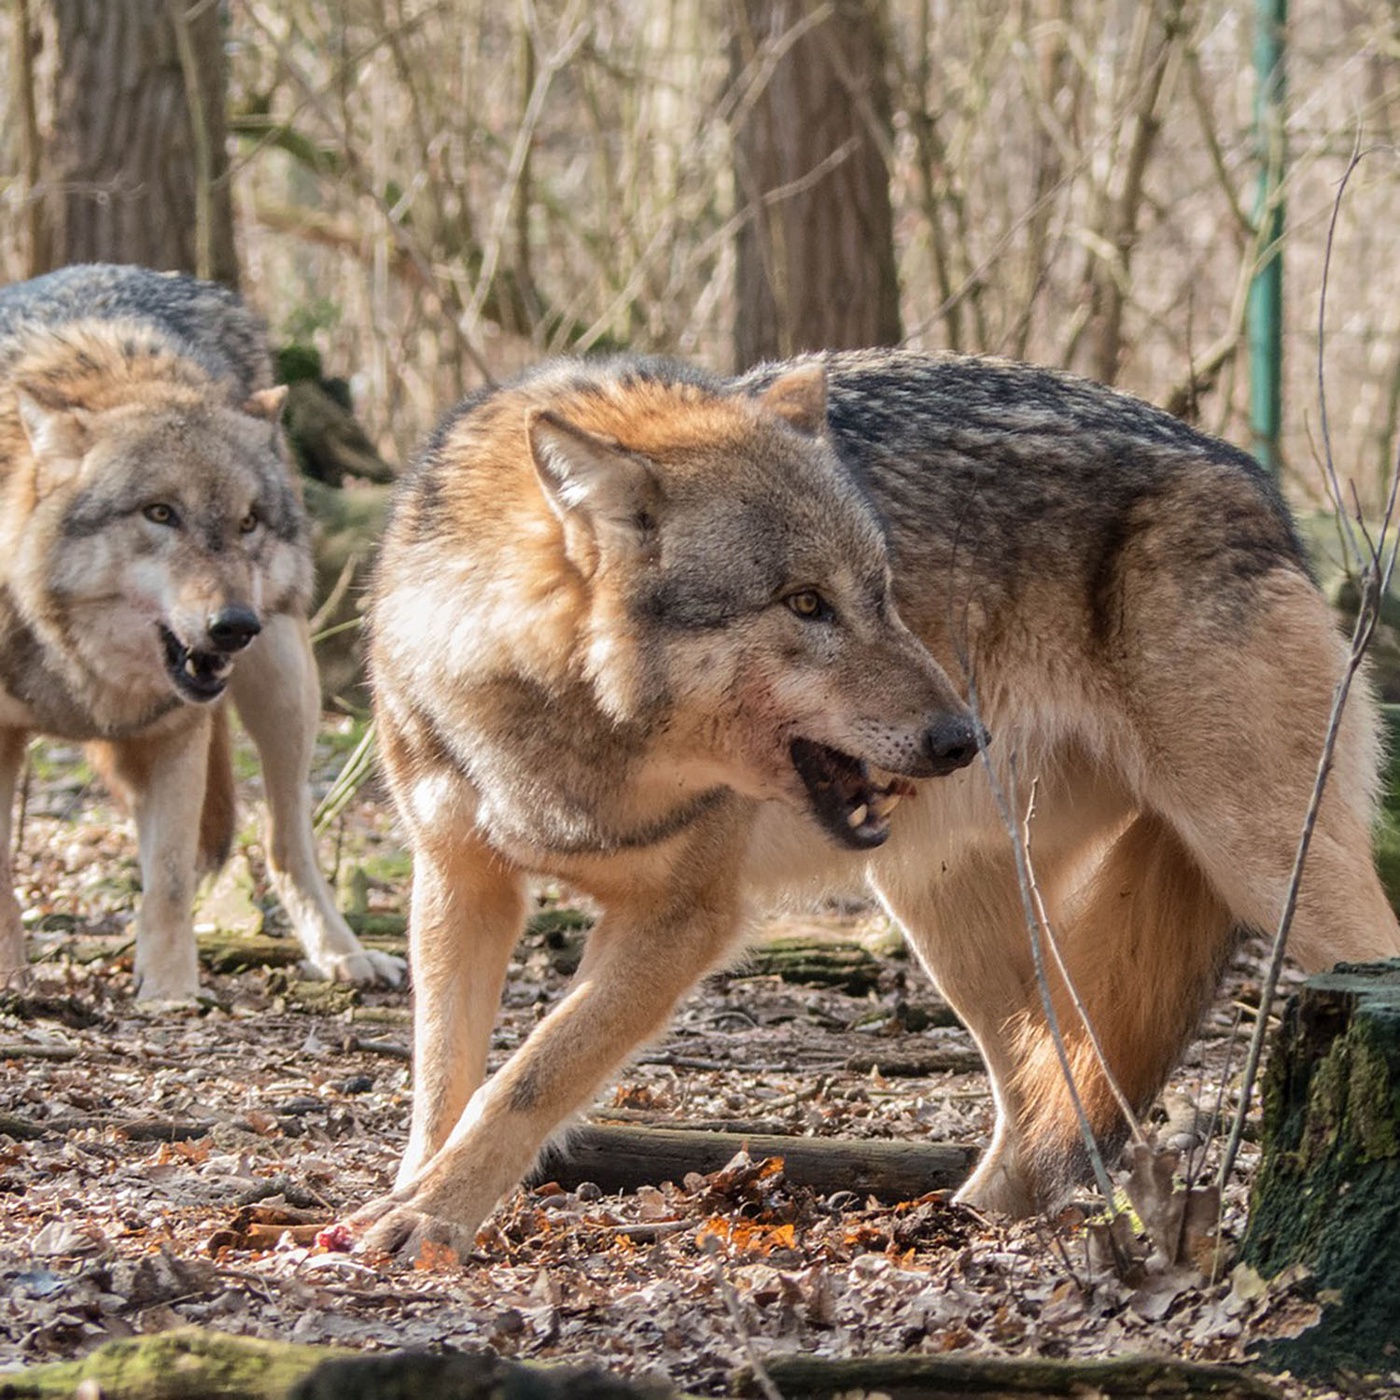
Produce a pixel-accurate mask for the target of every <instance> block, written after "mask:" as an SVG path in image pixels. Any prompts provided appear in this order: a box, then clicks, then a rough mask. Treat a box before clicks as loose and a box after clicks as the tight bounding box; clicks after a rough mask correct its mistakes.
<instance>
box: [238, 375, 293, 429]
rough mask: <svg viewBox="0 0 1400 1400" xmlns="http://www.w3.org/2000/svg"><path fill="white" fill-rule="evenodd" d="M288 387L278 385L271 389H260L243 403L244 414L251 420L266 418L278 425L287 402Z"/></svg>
mask: <svg viewBox="0 0 1400 1400" xmlns="http://www.w3.org/2000/svg"><path fill="white" fill-rule="evenodd" d="M287 393H288V390H287V386H286V385H285V384H278V385H276V386H275V387H274V388H271V389H259V390H258V392H257V393H256V394H250V395H249V396H248V397H247V398H246V399H245V400H244V401H243V412H244V413H246V414H247V415H248V416H249V417H250V418H266V419H267V421H268V422H269V423H276V422H277V421H278V420H279V419H280V418H281V417H282V409H283V408H284V407H285V405H286V402H287Z"/></svg>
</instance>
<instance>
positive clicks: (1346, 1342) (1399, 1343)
mask: <svg viewBox="0 0 1400 1400" xmlns="http://www.w3.org/2000/svg"><path fill="white" fill-rule="evenodd" d="M1243 1255H1244V1259H1245V1261H1246V1262H1247V1263H1249V1264H1252V1265H1253V1266H1254V1267H1255V1268H1256V1269H1258V1270H1259V1272H1260V1273H1261V1274H1263V1275H1265V1276H1266V1277H1273V1276H1274V1275H1277V1274H1279V1273H1281V1272H1282V1271H1283V1270H1284V1269H1287V1268H1289V1267H1291V1266H1294V1265H1301V1266H1303V1267H1304V1268H1305V1269H1306V1270H1307V1271H1308V1272H1309V1273H1310V1274H1311V1278H1312V1286H1313V1287H1314V1288H1315V1289H1316V1291H1317V1295H1318V1301H1319V1302H1320V1303H1321V1304H1322V1307H1321V1314H1320V1319H1319V1321H1318V1322H1317V1323H1316V1324H1315V1325H1313V1326H1312V1327H1309V1328H1308V1329H1307V1330H1306V1331H1305V1332H1302V1333H1301V1334H1300V1335H1298V1336H1297V1337H1294V1338H1290V1339H1288V1340H1283V1341H1275V1342H1270V1343H1269V1344H1268V1345H1267V1347H1266V1349H1265V1355H1266V1358H1267V1360H1268V1361H1269V1363H1270V1364H1278V1365H1286V1366H1287V1367H1288V1368H1289V1369H1291V1370H1292V1371H1293V1372H1294V1373H1295V1374H1298V1375H1311V1376H1330V1375H1332V1374H1333V1373H1335V1372H1336V1371H1337V1370H1338V1369H1340V1368H1343V1367H1345V1368H1347V1369H1356V1370H1362V1371H1376V1370H1381V1371H1393V1370H1394V1369H1395V1368H1396V1366H1397V1364H1400V1350H1397V1347H1400V1322H1397V1317H1398V1316H1400V1314H1398V1313H1397V1296H1398V1295H1397V1292H1396V1279H1397V1278H1400V959H1392V960H1391V961H1390V962H1388V963H1378V964H1375V965H1373V966H1369V967H1349V966H1347V965H1345V964H1343V966H1341V967H1340V968H1338V969H1337V970H1336V971H1335V972H1332V973H1326V974H1324V975H1322V976H1319V977H1313V978H1310V979H1309V981H1308V982H1307V984H1306V985H1305V986H1304V988H1303V990H1302V992H1301V993H1300V994H1299V995H1298V996H1297V997H1295V998H1294V999H1293V1000H1292V1001H1290V1002H1289V1004H1288V1009H1287V1010H1286V1012H1285V1013H1284V1018H1283V1026H1282V1029H1281V1031H1280V1035H1279V1041H1278V1044H1277V1045H1276V1046H1275V1049H1274V1054H1273V1058H1272V1060H1271V1061H1270V1063H1269V1071H1268V1077H1267V1079H1266V1082H1265V1088H1264V1160H1263V1165H1262V1168H1261V1170H1260V1172H1259V1177H1258V1180H1257V1181H1256V1182H1255V1185H1254V1193H1253V1198H1252V1200H1251V1203H1250V1213H1249V1231H1248V1234H1247V1235H1246V1236H1245V1241H1244V1248H1243Z"/></svg>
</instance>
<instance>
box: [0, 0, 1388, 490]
mask: <svg viewBox="0 0 1400 1400" xmlns="http://www.w3.org/2000/svg"><path fill="white" fill-rule="evenodd" d="M0 24H3V26H4V29H5V33H4V34H3V39H4V42H5V44H6V50H5V52H6V55H7V59H6V62H5V64H4V66H3V74H4V82H3V89H2V90H0V276H3V277H4V278H5V279H7V280H13V279H18V278H22V277H24V276H28V275H31V274H32V273H34V272H36V271H41V270H44V269H45V268H47V267H49V266H52V265H55V264H56V263H61V262H68V261H76V260H81V259H85V258H92V257H112V258H118V259H122V260H128V261H148V262H152V263H154V264H155V265H158V266H166V267H175V266H180V267H186V268H188V269H189V270H197V271H203V272H206V273H209V274H211V275H214V276H216V277H221V278H223V279H225V280H228V281H238V282H239V283H240V284H241V287H242V290H243V292H244V294H245V295H246V296H247V297H248V298H249V299H250V300H251V301H252V302H253V303H254V304H255V305H256V306H257V307H258V308H259V309H260V310H261V311H262V312H263V314H264V315H266V316H267V318H268V320H269V322H270V323H271V326H272V329H273V333H274V336H275V338H276V339H277V340H278V342H279V343H283V344H288V343H295V344H296V345H299V346H302V347H310V348H314V349H316V350H317V351H319V352H320V356H321V360H322V363H323V364H324V366H325V369H326V373H327V374H330V375H334V376H339V377H343V378H344V379H346V380H348V381H349V383H350V385H351V387H352V388H353V391H354V399H355V405H356V409H357V412H358V413H359V415H360V418H361V421H362V422H363V423H364V424H365V425H366V427H367V429H368V431H369V434H370V436H371V438H372V439H373V441H374V443H375V445H376V446H377V447H378V448H379V450H380V451H381V452H382V453H383V454H384V456H385V457H386V458H388V459H389V460H390V461H392V462H395V463H398V462H402V461H404V460H406V458H407V457H408V456H409V455H410V454H411V452H412V449H413V446H414V444H415V443H416V442H417V441H418V440H419V438H420V437H421V435H422V434H423V433H424V432H425V431H426V430H427V429H428V428H429V427H430V426H431V424H432V422H433V421H434V419H435V418H436V416H437V415H438V413H439V412H440V411H441V410H442V409H443V408H444V407H445V406H446V405H447V404H448V403H450V402H451V401H452V400H454V399H455V398H456V397H457V396H458V395H459V394H460V393H461V392H462V391H463V390H464V389H467V388H469V387H471V386H472V385H474V384H478V383H481V382H483V381H484V380H486V379H487V378H489V377H496V378H499V377H501V376H502V375H505V374H507V373H509V372H510V371H511V370H513V369H514V368H516V367H518V366H520V365H522V364H524V363H528V362H529V361H531V360H533V359H535V358H537V357H539V356H541V355H543V354H545V353H548V352H552V351H560V350H570V351H580V352H582V351H589V350H604V349H627V350H630V351H638V352H663V353H667V354H679V355H683V356H687V357H693V358H695V359H698V360H700V361H702V362H704V363H706V364H709V365H711V366H713V367H716V368H719V369H729V368H733V367H737V366H739V365H741V364H743V363H747V362H749V361H752V360H754V359H757V358H760V357H762V356H765V355H773V354H781V353H786V352H789V351H791V350H793V349H798V348H802V347H804V346H806V345H813V344H833V345H835V344H860V343H872V342H886V343H896V342H898V343H905V344H909V345H913V346H919V347H925V348H930V349H939V348H952V349H957V350H965V351H988V352H993V353H997V354H1004V355H1010V356H1015V357H1018V358H1026V359H1031V360H1035V361H1040V362H1043V363H1048V364H1052V365H1061V366H1065V367H1068V368H1071V369H1074V370H1076V371H1080V372H1083V373H1086V374H1089V375H1091V376H1093V377H1095V378H1098V379H1102V380H1107V381H1110V382H1115V383H1118V384H1121V385H1122V386H1124V387H1126V388H1128V389H1131V390H1133V391H1134V392H1136V393H1139V394H1141V395H1143V396H1144V397H1146V398H1148V399H1151V400H1153V401H1154V402H1157V403H1161V404H1166V405H1168V406H1169V407H1171V408H1172V409H1173V410H1174V411H1176V412H1179V413H1182V414H1184V415H1186V416H1189V417H1192V418H1194V419H1196V420H1198V421H1199V422H1201V423H1202V425H1203V426H1205V427H1206V428H1208V429H1211V430H1213V431H1217V432H1221V433H1223V434H1225V435H1226V436H1229V437H1231V438H1233V439H1235V440H1236V441H1240V442H1243V443H1246V444H1247V443H1248V440H1249V428H1248V417H1247V413H1248V397H1247V385H1246V378H1247V365H1246V363H1245V348H1244V325H1245V291H1246V288H1247V285H1248V283H1249V279H1250V277H1251V275H1252V273H1253V272H1254V270H1255V268H1256V266H1257V264H1258V261H1259V258H1260V255H1261V251H1262V249H1261V243H1262V242H1263V239H1262V236H1261V235H1260V234H1259V232H1258V227H1259V222H1260V221H1259V219H1258V216H1257V210H1256V196H1255V190H1256V184H1257V180H1258V176H1259V172H1260V168H1261V164H1263V163H1265V162H1267V161H1269V160H1270V159H1273V160H1274V161H1275V162H1276V163H1277V165H1278V168H1279V169H1280V170H1281V172H1282V184H1281V187H1280V188H1281V194H1282V198H1283V199H1284V200H1285V201H1286V205H1287V224H1286V232H1285V236H1284V258H1285V268H1286V273H1285V281H1284V286H1285V331H1284V344H1285V347H1286V352H1285V365H1284V373H1285V379H1284V409H1285V415H1284V430H1283V435H1282V441H1281V450H1282V457H1283V461H1284V464H1285V465H1284V470H1285V476H1286V481H1287V484H1288V487H1289V490H1290V494H1291V495H1292V496H1293V497H1294V499H1295V500H1296V501H1298V502H1299V503H1301V504H1306V503H1308V502H1310V501H1317V500H1320V497H1321V487H1320V477H1319V473H1318V465H1317V458H1318V450H1319V449H1318V445H1317V443H1318V436H1319V435H1318V419H1317V390H1316V352H1317V335H1318V296H1319V288H1320V281H1321V276H1322V269H1323V254H1324V246H1325V241H1326V234H1327V228H1328V222H1329V218H1330V216H1331V211H1332V202H1333V197H1334V194H1335V189H1336V185H1337V182H1338V180H1339V179H1340V177H1341V176H1342V174H1343V172H1344V171H1345V169H1346V167H1347V163H1348V160H1349V158H1350V157H1351V155H1352V153H1353V150H1354V149H1355V148H1357V147H1358V146H1361V147H1364V148H1373V147H1374V148H1376V149H1375V150H1374V153H1373V154H1371V155H1370V156H1368V158H1367V159H1366V160H1365V162H1364V163H1363V164H1362V165H1361V167H1360V168H1359V170H1358V171H1357V173H1356V176H1355V177H1354V179H1353V181H1352V183H1351V186H1350V188H1349V191H1348V194H1347V198H1346V201H1345V204H1344V206H1343V208H1342V211H1341V220H1340V224H1339V226H1338V231H1337V241H1336V253H1335V261H1334V266H1333V269H1332V279H1331V286H1330V291H1329V303H1328V315H1327V366H1328V388H1329V408H1330V416H1331V428H1332V437H1333V442H1334V445H1335V447H1336V450H1337V460H1338V467H1339V470H1340V472H1341V474H1342V475H1343V476H1344V477H1348V476H1349V477H1351V478H1352V479H1354V481H1355V482H1356V485H1357V489H1358V491H1359V492H1360V493H1361V495H1362V497H1363V499H1364V500H1365V501H1366V502H1367V503H1368V504H1374V503H1375V502H1376V501H1377V500H1378V499H1379V498H1380V493H1381V492H1382V490H1383V488H1384V486H1385V483H1386V482H1387V481H1388V479H1389V476H1390V473H1391V470H1392V462H1391V454H1392V446H1391V444H1392V441H1393V438H1394V435H1395V428H1396V419H1397V414H1398V413H1400V259H1398V258H1397V257H1396V256H1395V253H1396V247H1397V235H1396V228H1397V221H1400V182H1397V179H1396V173H1397V171H1396V155H1395V150H1394V142H1395V128H1396V124H1397V122H1400V8H1397V6H1396V4H1395V3H1394V0H1328V3H1313V4H1306V5H1304V4H1296V5H1295V7H1294V13H1293V14H1292V15H1291V16H1290V17H1289V20H1288V26H1287V39H1288V46H1287V60H1286V61H1287V94H1286V98H1285V109H1284V113H1285V114H1284V121H1283V129H1282V140H1281V143H1280V142H1278V141H1275V142H1272V143H1271V144H1272V146H1273V150H1272V152H1269V151H1261V149H1260V142H1259V140H1258V139H1257V137H1256V133H1255V129H1254V100H1255V95H1256V86H1257V84H1256V80H1255V76H1254V72H1253V69H1252V61H1251V52H1252V45H1253V43H1254V39H1255V31H1256V24H1257V18H1256V6H1255V4H1254V3H1252V0H1150V3H1139V0H1008V3H1003V4H989V5H974V4H969V3H962V2H961V0H645V3H643V0H587V3H585V0H275V2H274V0H223V3H217V0H105V3H96V0H8V3H7V4H6V5H5V6H4V8H3V11H2V12H0ZM1285 152H1286V156H1285V154H1284V153H1285Z"/></svg>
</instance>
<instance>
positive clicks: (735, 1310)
mask: <svg viewBox="0 0 1400 1400" xmlns="http://www.w3.org/2000/svg"><path fill="white" fill-rule="evenodd" d="M701 1247H702V1248H703V1249H704V1251H705V1253H706V1254H708V1255H709V1256H710V1265H711V1267H712V1268H713V1269H714V1273H715V1285H716V1286H717V1287H718V1289H719V1296H720V1297H721V1298H723V1299H724V1306H725V1309H726V1310H727V1311H728V1313H729V1320H730V1321H731V1322H732V1323H733V1324H734V1330H735V1331H736V1332H737V1333H738V1334H739V1340H740V1341H741V1342H742V1343H743V1346H744V1354H745V1355H746V1356H747V1357H748V1358H749V1365H750V1366H751V1367H753V1378H754V1380H755V1381H757V1383H758V1388H759V1389H760V1390H761V1391H762V1392H763V1394H764V1397H765V1400H783V1393H782V1391H781V1390H779V1389H778V1387H777V1386H776V1385H774V1383H773V1377H772V1376H770V1375H769V1374H768V1368H767V1367H766V1366H765V1365H764V1364H763V1359H762V1357H760V1356H759V1354H758V1348H757V1347H755V1346H754V1344H753V1334H752V1333H751V1332H750V1331H749V1328H748V1324H747V1323H746V1322H745V1321H744V1310H743V1307H742V1306H741V1305H740V1303H739V1295H738V1294H737V1293H736V1292H735V1291H734V1285H733V1284H732V1283H730V1281H729V1277H728V1275H727V1274H726V1273H725V1272H724V1261H723V1259H721V1257H720V1249H719V1241H718V1240H717V1239H715V1238H714V1236H713V1235H710V1236H707V1237H706V1238H705V1240H704V1241H703V1242H702V1246H701Z"/></svg>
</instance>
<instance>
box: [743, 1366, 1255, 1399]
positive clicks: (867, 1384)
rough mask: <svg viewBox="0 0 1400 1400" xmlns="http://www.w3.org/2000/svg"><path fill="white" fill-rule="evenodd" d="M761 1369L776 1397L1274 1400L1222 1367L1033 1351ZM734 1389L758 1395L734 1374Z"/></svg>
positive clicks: (1234, 1370) (1251, 1378) (745, 1379)
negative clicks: (1055, 1356)
mask: <svg viewBox="0 0 1400 1400" xmlns="http://www.w3.org/2000/svg"><path fill="white" fill-rule="evenodd" d="M765 1369H766V1370H767V1372H768V1374H769V1376H770V1377H771V1379H772V1381H773V1384H774V1386H776V1387H777V1389H778V1391H779V1392H780V1393H781V1394H782V1396H783V1397H784V1400H803V1397H807V1396H820V1395H856V1394H875V1395H888V1396H889V1397H891V1400H906V1397H907V1400H964V1397H966V1396H971V1395H987V1396H1002V1397H1012V1396H1017V1397H1022V1400H1039V1397H1046V1400H1049V1397H1052V1396H1066V1397H1069V1396H1087V1395H1099V1396H1105V1397H1112V1400H1148V1398H1149V1397H1151V1400H1161V1397H1164V1396H1176V1397H1182V1400H1205V1398H1206V1397H1212V1398H1213V1400H1215V1398H1218V1400H1278V1395H1279V1392H1278V1391H1276V1390H1275V1389H1273V1388H1272V1387H1271V1386H1269V1385H1268V1384H1267V1383H1266V1382H1264V1381H1263V1380H1260V1379H1259V1378H1258V1377H1256V1376H1252V1375H1250V1374H1249V1373H1248V1372H1247V1371H1241V1370H1239V1369H1237V1368H1235V1367H1230V1366H1203V1365H1199V1364H1197V1363H1193V1362H1188V1361H1172V1360H1169V1359H1165V1358H1162V1357H1155V1356H1154V1357H1146V1356H1140V1357H1135V1356H1121V1357H1113V1358H1112V1359H1109V1360H1104V1361H1053V1360H1048V1359H1046V1358H1044V1357H1039V1356H1025V1357H1001V1356H867V1357H860V1358H852V1359H850V1360H842V1361H825V1360H822V1359H820V1358H818V1357H811V1356H790V1357H780V1358H773V1359H771V1360H769V1361H768V1363H767V1365H766V1367H765ZM736 1380H737V1384H736V1385H735V1386H734V1387H733V1388H734V1389H735V1390H737V1391H738V1392H739V1393H741V1394H745V1395H757V1394H760V1393H761V1392H760V1391H759V1389H758V1387H757V1386H756V1385H755V1384H753V1383H752V1381H751V1379H750V1378H748V1377H745V1376H743V1375H740V1376H739V1377H738V1378H736Z"/></svg>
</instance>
